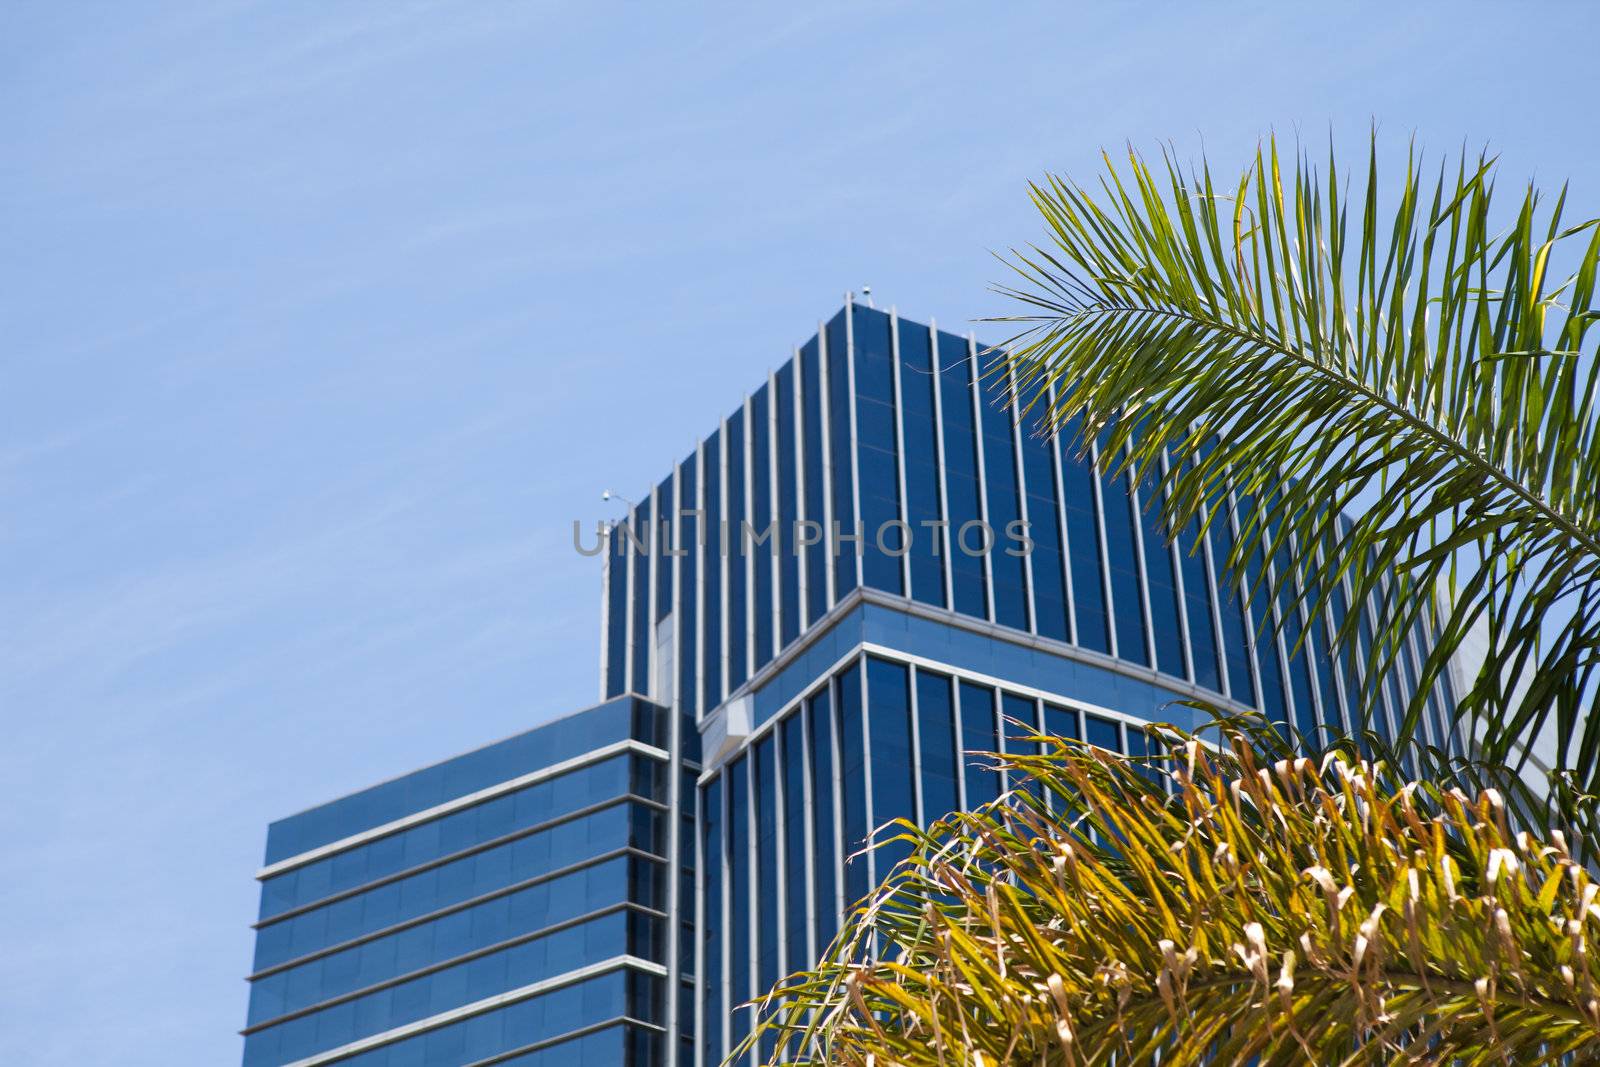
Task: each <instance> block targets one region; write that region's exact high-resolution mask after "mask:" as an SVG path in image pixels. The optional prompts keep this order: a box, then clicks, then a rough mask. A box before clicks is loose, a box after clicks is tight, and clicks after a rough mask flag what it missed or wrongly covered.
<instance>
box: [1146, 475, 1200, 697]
mask: <svg viewBox="0 0 1600 1067" xmlns="http://www.w3.org/2000/svg"><path fill="white" fill-rule="evenodd" d="M1135 507H1136V508H1137V509H1138V512H1139V516H1140V519H1141V521H1142V523H1143V527H1142V529H1141V531H1140V532H1141V533H1142V534H1143V535H1144V573H1145V587H1146V588H1147V589H1148V590H1149V591H1150V625H1151V629H1152V631H1153V633H1152V636H1153V637H1154V638H1155V641H1154V644H1155V646H1156V668H1157V669H1158V670H1160V671H1161V672H1162V673H1164V674H1170V675H1172V676H1173V677H1174V678H1187V677H1188V676H1189V672H1188V670H1187V668H1186V667H1185V666H1184V662H1183V630H1182V629H1181V628H1180V624H1179V622H1178V613H1179V612H1180V611H1181V610H1182V605H1181V604H1179V603H1178V568H1177V563H1176V561H1175V560H1174V559H1173V558H1172V544H1171V543H1170V542H1169V541H1168V540H1167V535H1166V529H1165V523H1164V522H1163V521H1162V515H1161V483H1160V479H1159V477H1158V476H1157V475H1156V473H1155V472H1151V473H1149V474H1147V475H1146V476H1145V478H1144V480H1143V482H1142V483H1141V485H1140V487H1139V499H1138V501H1137V503H1136V504H1135Z"/></svg>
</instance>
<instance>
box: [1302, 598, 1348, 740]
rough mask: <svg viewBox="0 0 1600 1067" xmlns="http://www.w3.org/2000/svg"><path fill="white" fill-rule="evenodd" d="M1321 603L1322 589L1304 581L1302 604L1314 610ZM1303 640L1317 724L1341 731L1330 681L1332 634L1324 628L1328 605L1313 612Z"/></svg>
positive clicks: (1332, 668)
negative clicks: (1313, 680)
mask: <svg viewBox="0 0 1600 1067" xmlns="http://www.w3.org/2000/svg"><path fill="white" fill-rule="evenodd" d="M1321 600H1322V586H1321V584H1320V583H1318V582H1316V581H1311V580H1308V581H1307V583H1306V604H1307V606H1308V607H1310V608H1313V609H1316V605H1317V604H1318V603H1319V602H1320V601H1321ZM1306 635H1307V640H1308V641H1309V642H1310V646H1311V655H1312V658H1313V659H1314V660H1315V667H1316V672H1317V697H1318V699H1319V700H1320V702H1321V704H1322V717H1321V721H1322V722H1323V723H1324V724H1326V725H1327V726H1329V727H1331V728H1332V729H1334V730H1343V729H1344V723H1343V720H1342V719H1341V717H1340V713H1341V707H1340V703H1339V693H1338V690H1337V689H1336V688H1335V686H1336V683H1335V682H1334V678H1333V670H1334V667H1333V644H1332V641H1331V638H1332V636H1333V635H1332V632H1331V631H1330V630H1329V629H1328V606H1327V605H1326V604H1323V605H1322V607H1321V608H1320V609H1317V610H1316V614H1315V615H1314V616H1313V618H1312V621H1311V624H1310V626H1309V627H1308V628H1307V630H1306Z"/></svg>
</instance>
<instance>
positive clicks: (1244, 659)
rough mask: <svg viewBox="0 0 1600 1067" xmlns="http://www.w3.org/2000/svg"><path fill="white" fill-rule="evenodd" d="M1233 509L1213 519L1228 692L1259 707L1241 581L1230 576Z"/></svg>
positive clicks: (1212, 528) (1226, 508) (1224, 509)
mask: <svg viewBox="0 0 1600 1067" xmlns="http://www.w3.org/2000/svg"><path fill="white" fill-rule="evenodd" d="M1232 518H1233V516H1232V509H1231V508H1228V507H1224V508H1223V510H1222V511H1221V512H1219V513H1218V514H1217V516H1216V517H1215V518H1213V519H1212V520H1211V530H1210V533H1211V559H1212V563H1213V564H1214V566H1215V569H1216V574H1217V584H1218V586H1219V587H1220V588H1221V589H1222V591H1223V595H1222V597H1221V599H1219V600H1218V601H1217V614H1218V615H1219V616H1221V618H1222V632H1223V634H1224V635H1225V636H1224V638H1223V645H1222V647H1223V649H1224V658H1225V659H1226V660H1227V663H1228V694H1229V695H1230V696H1232V697H1233V699H1235V700H1237V701H1238V702H1239V703H1241V704H1247V705H1249V706H1250V707H1253V708H1259V707H1260V703H1259V702H1258V701H1257V699H1256V685H1255V675H1256V669H1255V663H1254V661H1253V660H1252V659H1251V656H1250V623H1249V622H1248V621H1247V620H1246V618H1245V609H1244V599H1243V597H1242V596H1241V594H1240V592H1239V583H1238V582H1236V581H1229V580H1228V578H1227V566H1228V557H1229V556H1230V555H1231V554H1232V552H1233V524H1232Z"/></svg>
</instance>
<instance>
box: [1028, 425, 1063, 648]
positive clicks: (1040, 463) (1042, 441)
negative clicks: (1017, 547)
mask: <svg viewBox="0 0 1600 1067" xmlns="http://www.w3.org/2000/svg"><path fill="white" fill-rule="evenodd" d="M1049 414H1050V402H1049V397H1048V396H1041V397H1039V398H1038V399H1037V400H1036V401H1035V402H1034V404H1033V406H1032V408H1030V409H1029V411H1028V413H1027V415H1026V416H1025V418H1026V419H1027V427H1026V432H1025V433H1023V434H1022V435H1021V437H1022V441H1021V443H1022V476H1023V482H1024V484H1025V487H1026V493H1025V500H1026V501H1027V505H1028V536H1029V537H1030V538H1032V539H1033V552H1032V554H1031V556H1030V561H1031V563H1032V565H1033V617H1034V629H1035V630H1036V631H1037V632H1038V633H1039V634H1040V635H1042V636H1044V637H1053V638H1055V639H1056V640H1057V641H1065V640H1067V639H1068V631H1069V627H1068V625H1067V573H1066V559H1065V557H1064V555H1063V548H1062V546H1063V544H1064V541H1063V540H1062V532H1061V520H1060V515H1059V508H1058V507H1057V503H1056V471H1055V462H1054V460H1053V458H1052V457H1053V456H1054V454H1055V444H1054V442H1052V441H1051V440H1050V437H1049V432H1050V427H1049V421H1048V416H1049Z"/></svg>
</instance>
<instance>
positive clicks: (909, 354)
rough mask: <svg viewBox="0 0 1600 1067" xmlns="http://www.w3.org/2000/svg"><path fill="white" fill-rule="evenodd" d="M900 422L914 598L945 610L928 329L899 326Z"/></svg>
mask: <svg viewBox="0 0 1600 1067" xmlns="http://www.w3.org/2000/svg"><path fill="white" fill-rule="evenodd" d="M899 332H900V391H901V395H900V422H901V427H902V429H903V431H904V433H905V445H906V447H905V456H904V462H905V469H906V522H907V523H908V524H909V525H910V527H911V595H912V597H914V598H915V599H917V600H920V601H922V602H923V603H924V604H933V605H936V606H938V607H944V606H945V590H944V558H943V554H944V551H945V549H944V545H943V538H942V531H941V530H940V529H939V527H938V526H937V525H934V526H924V525H923V523H938V522H939V521H940V520H941V518H942V516H943V502H942V500H941V497H942V495H943V493H942V489H941V486H940V482H941V478H940V476H939V435H938V430H937V425H938V424H937V423H936V422H935V420H934V404H935V403H936V402H937V399H936V396H935V393H936V391H937V385H938V379H937V378H936V377H935V376H934V366H933V348H932V338H931V336H930V334H929V331H928V328H927V327H925V326H918V325H915V324H914V323H901V324H900V331H899Z"/></svg>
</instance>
